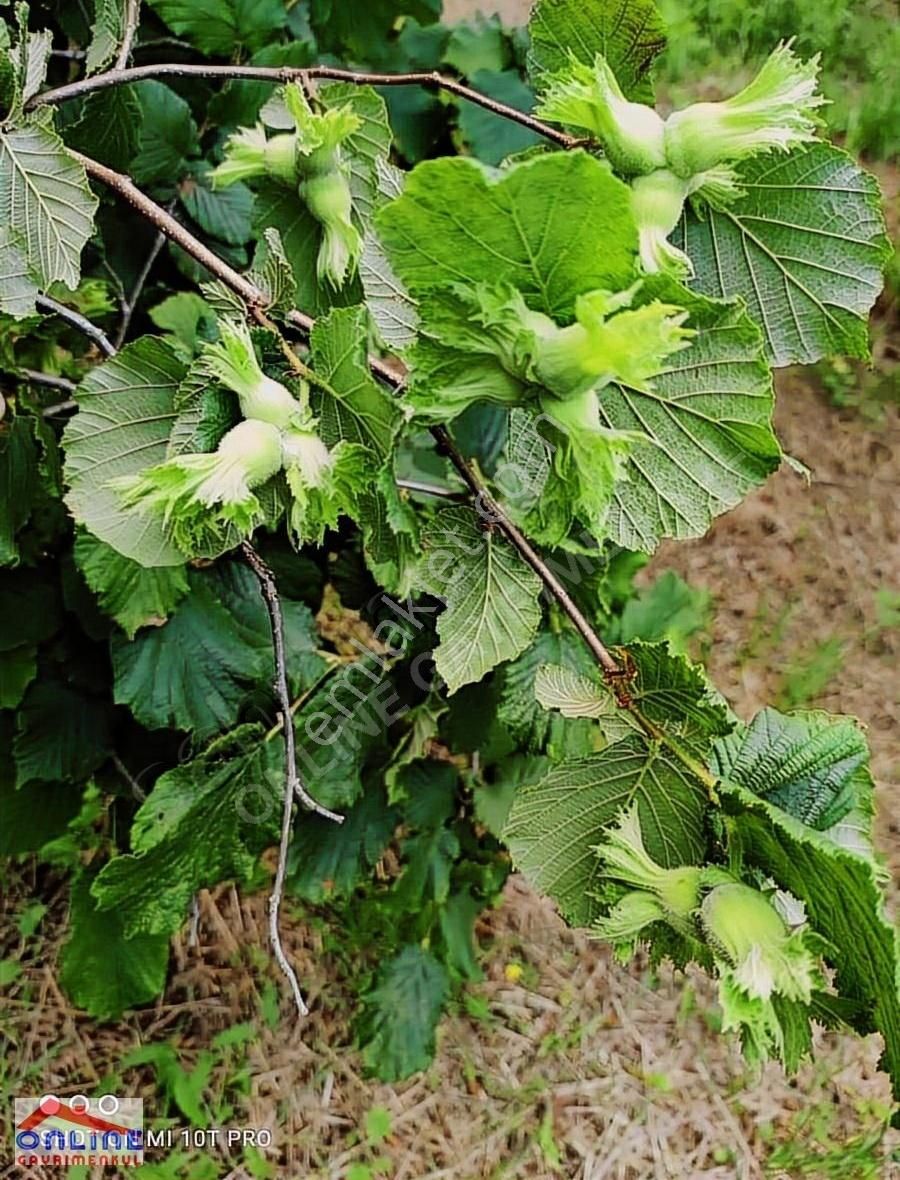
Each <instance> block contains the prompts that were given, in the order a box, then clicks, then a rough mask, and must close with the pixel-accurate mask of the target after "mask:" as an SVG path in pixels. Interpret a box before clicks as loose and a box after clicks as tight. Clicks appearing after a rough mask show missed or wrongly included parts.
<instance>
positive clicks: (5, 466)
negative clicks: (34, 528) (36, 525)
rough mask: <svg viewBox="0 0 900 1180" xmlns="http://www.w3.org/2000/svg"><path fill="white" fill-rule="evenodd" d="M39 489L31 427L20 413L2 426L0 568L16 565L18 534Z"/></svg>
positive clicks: (36, 457)
mask: <svg viewBox="0 0 900 1180" xmlns="http://www.w3.org/2000/svg"><path fill="white" fill-rule="evenodd" d="M38 486H39V475H38V448H37V443H36V442H35V438H34V431H33V429H32V424H31V421H30V420H29V419H28V418H26V417H24V416H23V415H19V414H17V415H16V416H15V417H14V418H12V420H10V421H6V422H2V423H0V565H13V564H15V562H16V560H17V558H18V556H19V549H18V546H17V544H16V533H17V532H18V531H19V529H20V528H21V527H22V526H23V525H24V524H25V522H26V521H27V520H28V518H29V516H30V515H31V508H32V504H33V502H34V497H35V494H36V492H37V489H38ZM0 584H2V583H0Z"/></svg>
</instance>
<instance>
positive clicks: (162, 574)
mask: <svg viewBox="0 0 900 1180" xmlns="http://www.w3.org/2000/svg"><path fill="white" fill-rule="evenodd" d="M75 563H76V565H77V566H78V568H79V569H80V570H81V572H82V574H83V575H84V580H85V581H86V582H87V584H88V585H89V586H90V588H91V589H92V590H93V591H94V593H95V594H96V595H97V598H98V599H99V601H100V605H101V607H102V608H103V609H104V610H105V611H106V613H107V614H108V615H111V616H112V617H113V618H114V619H115V620H116V622H117V623H118V624H119V626H120V627H121V628H122V630H123V631H124V632H125V634H126V635H127V636H128V638H129V639H133V638H134V636H135V633H136V632H137V631H139V630H140V628H141V627H158V626H160V625H161V624H162V623H164V622H165V621H166V619H167V618H168V617H169V615H170V614H171V613H172V611H173V610H174V609H175V607H176V606H177V605H178V603H179V602H180V601H181V600H182V598H184V596H185V594H187V592H188V579H187V574H186V573H185V570H184V567H183V566H178V565H175V566H162V567H158V568H156V569H146V568H145V567H144V566H142V565H138V563H137V562H136V561H132V560H131V558H129V557H123V556H122V554H121V553H117V552H116V550H115V549H113V548H112V546H110V545H107V544H106V543H105V542H104V541H100V540H98V539H97V538H96V537H93V536H91V534H90V533H84V532H82V533H80V534H79V535H78V537H77V538H76V541H75Z"/></svg>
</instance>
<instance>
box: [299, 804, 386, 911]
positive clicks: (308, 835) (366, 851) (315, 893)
mask: <svg viewBox="0 0 900 1180" xmlns="http://www.w3.org/2000/svg"><path fill="white" fill-rule="evenodd" d="M396 823H397V813H396V811H394V810H393V809H392V808H390V807H388V805H387V799H386V797H385V794H384V790H383V789H381V788H377V787H370V788H369V789H368V790H367V791H366V793H365V794H364V795H363V797H362V798H361V799H360V800H359V801H358V802H357V803H356V804H354V806H353V807H351V808H350V809H349V810H348V811H347V812H346V813H345V814H344V822H343V823H342V824H340V825H336V824H334V823H333V822H332V821H331V820H327V819H322V818H321V817H320V816H317V815H308V814H307V815H302V816H300V817H299V818H298V819H297V820H296V821H295V824H294V840H293V844H292V846H291V857H290V862H289V864H290V870H291V871H290V878H289V884H290V888H291V890H292V891H293V892H294V893H296V894H297V895H298V896H299V897H302V898H305V899H306V900H307V901H313V902H322V901H332V900H334V899H336V898H339V897H346V896H347V895H348V894H349V893H351V892H352V891H353V890H354V889H355V888H356V887H357V886H358V885H361V884H363V883H364V882H365V879H366V876H367V875H368V874H369V873H370V872H371V870H372V868H373V867H374V866H375V864H376V863H377V861H378V859H379V857H380V856H381V854H382V853H383V852H384V850H385V848H386V847H387V845H388V843H389V842H390V839H391V836H392V834H393V831H394V826H395V824H396Z"/></svg>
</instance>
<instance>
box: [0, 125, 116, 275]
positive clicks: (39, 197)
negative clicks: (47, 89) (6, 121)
mask: <svg viewBox="0 0 900 1180" xmlns="http://www.w3.org/2000/svg"><path fill="white" fill-rule="evenodd" d="M96 209H97V198H96V197H95V196H94V194H93V193H92V192H91V190H90V188H89V187H88V182H87V176H86V175H85V171H84V168H83V167H82V166H81V164H80V163H79V162H78V160H76V159H74V158H73V157H72V156H71V155H70V154H69V153H68V152H67V151H66V149H65V147H64V145H63V142H62V140H61V139H60V138H59V136H58V135H56V133H55V132H54V131H51V129H50V128H49V127H46V126H43V125H42V124H39V123H29V124H27V125H26V126H24V127H11V128H7V129H6V130H3V131H0V223H2V224H3V225H8V226H9V227H10V228H11V229H12V230H13V231H14V232H15V233H16V235H17V239H18V242H19V243H20V244H21V246H22V249H23V250H24V252H25V256H26V258H27V259H28V265H29V269H30V271H31V273H33V275H34V277H35V278H36V279H37V281H38V283H39V284H40V286H41V287H43V288H45V289H46V288H47V287H49V286H50V285H51V283H55V282H59V283H62V284H63V285H64V286H66V287H70V288H73V289H74V288H75V287H77V286H78V281H79V278H80V275H81V251H82V250H83V248H84V246H85V244H86V242H87V240H88V238H89V237H90V236H91V232H92V230H93V227H94V213H95V211H96Z"/></svg>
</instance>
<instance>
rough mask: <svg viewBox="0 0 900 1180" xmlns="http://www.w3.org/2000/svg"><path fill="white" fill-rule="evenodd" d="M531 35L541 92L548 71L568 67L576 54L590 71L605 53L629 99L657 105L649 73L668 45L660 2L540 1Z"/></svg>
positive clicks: (532, 61) (532, 63)
mask: <svg viewBox="0 0 900 1180" xmlns="http://www.w3.org/2000/svg"><path fill="white" fill-rule="evenodd" d="M528 32H529V35H530V37H531V52H530V54H529V59H528V65H529V70H530V72H531V76H532V78H533V79H534V81H535V82H536V84H537V86H538V88H540V85H541V80H542V77H543V75H544V74H545V73H546V72H547V71H548V70H551V71H552V70H560V69H563V68H564V67H565V66H566V65H567V64H568V61H569V53H570V52H571V53H574V54H575V56H576V57H577V58H578V60H579V61H583V62H585V64H587V65H590V66H592V65H593V64H594V58H595V57H596V56H597V54H598V53H602V54H603V56H604V57H605V58H606V60H607V61H608V62H609V64H610V65H611V66H612V69H613V73H614V74H615V75H616V78H617V79H618V81H619V85H620V86H621V87H622V89H623V91H624V92H625V94H626V96H627V97H628V98H631V99H633V100H634V101H636V102H646V103H652V102H653V84H652V82H651V80H650V77H649V71H650V67H651V65H652V64H653V59H654V58H655V57H656V55H657V54H658V53H660V52H661V51H662V50H663V49H664V48H665V44H666V28H665V25H664V24H663V20H662V17H661V16H660V13H659V10H658V9H657V7H656V4H655V2H654V0H538V3H537V4H536V5H535V7H534V10H533V12H532V14H531V20H530V21H529V22H528Z"/></svg>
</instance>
